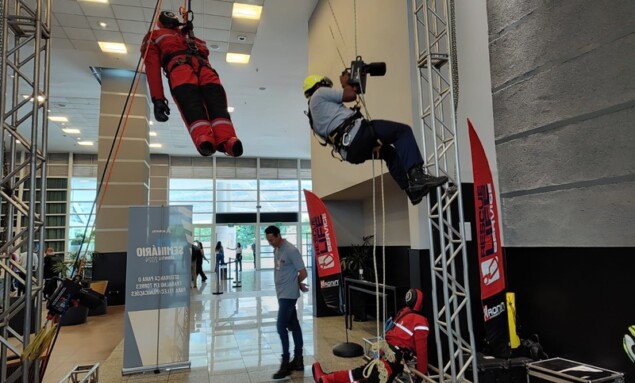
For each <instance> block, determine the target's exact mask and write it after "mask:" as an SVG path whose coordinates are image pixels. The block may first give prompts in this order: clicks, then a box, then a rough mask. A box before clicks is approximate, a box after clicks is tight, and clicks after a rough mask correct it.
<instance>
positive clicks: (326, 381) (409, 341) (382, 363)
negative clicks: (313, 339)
mask: <svg viewBox="0 0 635 383" xmlns="http://www.w3.org/2000/svg"><path fill="white" fill-rule="evenodd" d="M422 307H423V292H421V290H419V289H410V290H408V292H407V293H406V301H405V307H404V308H403V309H401V310H400V311H399V313H397V316H396V317H395V319H394V320H392V319H391V320H389V321H388V323H387V325H386V342H387V343H388V347H389V349H388V350H385V351H382V352H380V354H379V355H380V356H379V361H378V362H376V363H375V365H374V366H372V371H368V374H367V377H365V376H364V371H365V370H366V366H368V365H369V364H371V363H373V361H374V360H371V361H369V362H368V363H367V364H366V365H363V366H360V367H357V368H354V369H352V370H341V371H336V372H332V373H330V374H327V373H325V372H324V371H322V366H320V363H319V362H316V363H314V364H313V379H314V380H315V383H348V382H365V383H379V382H392V381H393V380H394V379H395V377H396V376H398V375H399V374H401V373H402V372H403V363H402V362H408V361H410V360H411V359H412V357H413V356H416V357H417V366H416V368H417V371H419V372H420V373H422V374H424V375H425V374H427V373H428V333H429V331H430V330H429V327H428V319H426V317H425V316H423V314H422ZM417 380H418V379H417Z"/></svg>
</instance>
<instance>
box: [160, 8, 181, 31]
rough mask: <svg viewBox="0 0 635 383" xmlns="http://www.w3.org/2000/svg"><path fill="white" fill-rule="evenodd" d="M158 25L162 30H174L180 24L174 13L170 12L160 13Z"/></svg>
mask: <svg viewBox="0 0 635 383" xmlns="http://www.w3.org/2000/svg"><path fill="white" fill-rule="evenodd" d="M159 24H160V25H161V26H162V27H163V28H169V29H172V28H176V27H178V26H180V25H182V24H181V22H180V21H179V17H178V16H177V15H176V13H174V12H172V11H162V12H161V13H160V14H159Z"/></svg>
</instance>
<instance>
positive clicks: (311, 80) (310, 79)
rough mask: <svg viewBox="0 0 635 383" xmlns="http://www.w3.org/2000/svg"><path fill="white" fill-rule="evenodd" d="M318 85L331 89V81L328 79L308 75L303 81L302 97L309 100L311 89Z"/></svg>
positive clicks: (317, 75) (316, 75)
mask: <svg viewBox="0 0 635 383" xmlns="http://www.w3.org/2000/svg"><path fill="white" fill-rule="evenodd" d="M318 84H320V85H325V86H328V87H331V86H333V81H331V80H330V79H329V78H328V77H326V76H321V75H319V74H312V75H308V76H307V77H306V78H305V79H304V97H306V98H309V97H310V96H311V94H312V93H313V92H312V90H314V89H313V88H315V86H316V85H318Z"/></svg>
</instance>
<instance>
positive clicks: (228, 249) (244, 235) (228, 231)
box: [212, 223, 256, 270]
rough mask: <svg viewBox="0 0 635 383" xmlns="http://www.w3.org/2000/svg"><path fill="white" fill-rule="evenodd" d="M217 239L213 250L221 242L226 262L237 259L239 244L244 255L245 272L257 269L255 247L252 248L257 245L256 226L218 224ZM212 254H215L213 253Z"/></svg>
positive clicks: (243, 265)
mask: <svg viewBox="0 0 635 383" xmlns="http://www.w3.org/2000/svg"><path fill="white" fill-rule="evenodd" d="M215 237H216V239H215V241H214V244H213V246H212V250H213V249H214V248H215V247H216V244H217V242H218V241H220V242H221V244H222V246H223V251H224V252H225V262H229V258H231V259H232V260H235V259H236V251H237V250H236V249H237V248H238V244H240V246H241V248H242V255H243V260H242V267H243V270H254V269H255V268H256V263H255V257H254V250H253V249H254V247H255V246H252V244H254V245H255V243H256V239H255V238H256V225H255V224H242V223H241V224H227V225H226V224H217V225H216V235H215ZM212 254H214V252H213V251H212ZM232 267H233V266H232Z"/></svg>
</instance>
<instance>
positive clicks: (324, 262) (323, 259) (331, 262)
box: [318, 254, 335, 270]
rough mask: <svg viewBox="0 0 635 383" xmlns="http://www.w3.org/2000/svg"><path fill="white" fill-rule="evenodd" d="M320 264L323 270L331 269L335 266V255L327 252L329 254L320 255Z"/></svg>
mask: <svg viewBox="0 0 635 383" xmlns="http://www.w3.org/2000/svg"><path fill="white" fill-rule="evenodd" d="M318 266H319V267H320V269H322V270H326V269H330V268H332V267H335V259H334V258H333V255H331V254H327V255H322V256H319V257H318Z"/></svg>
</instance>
